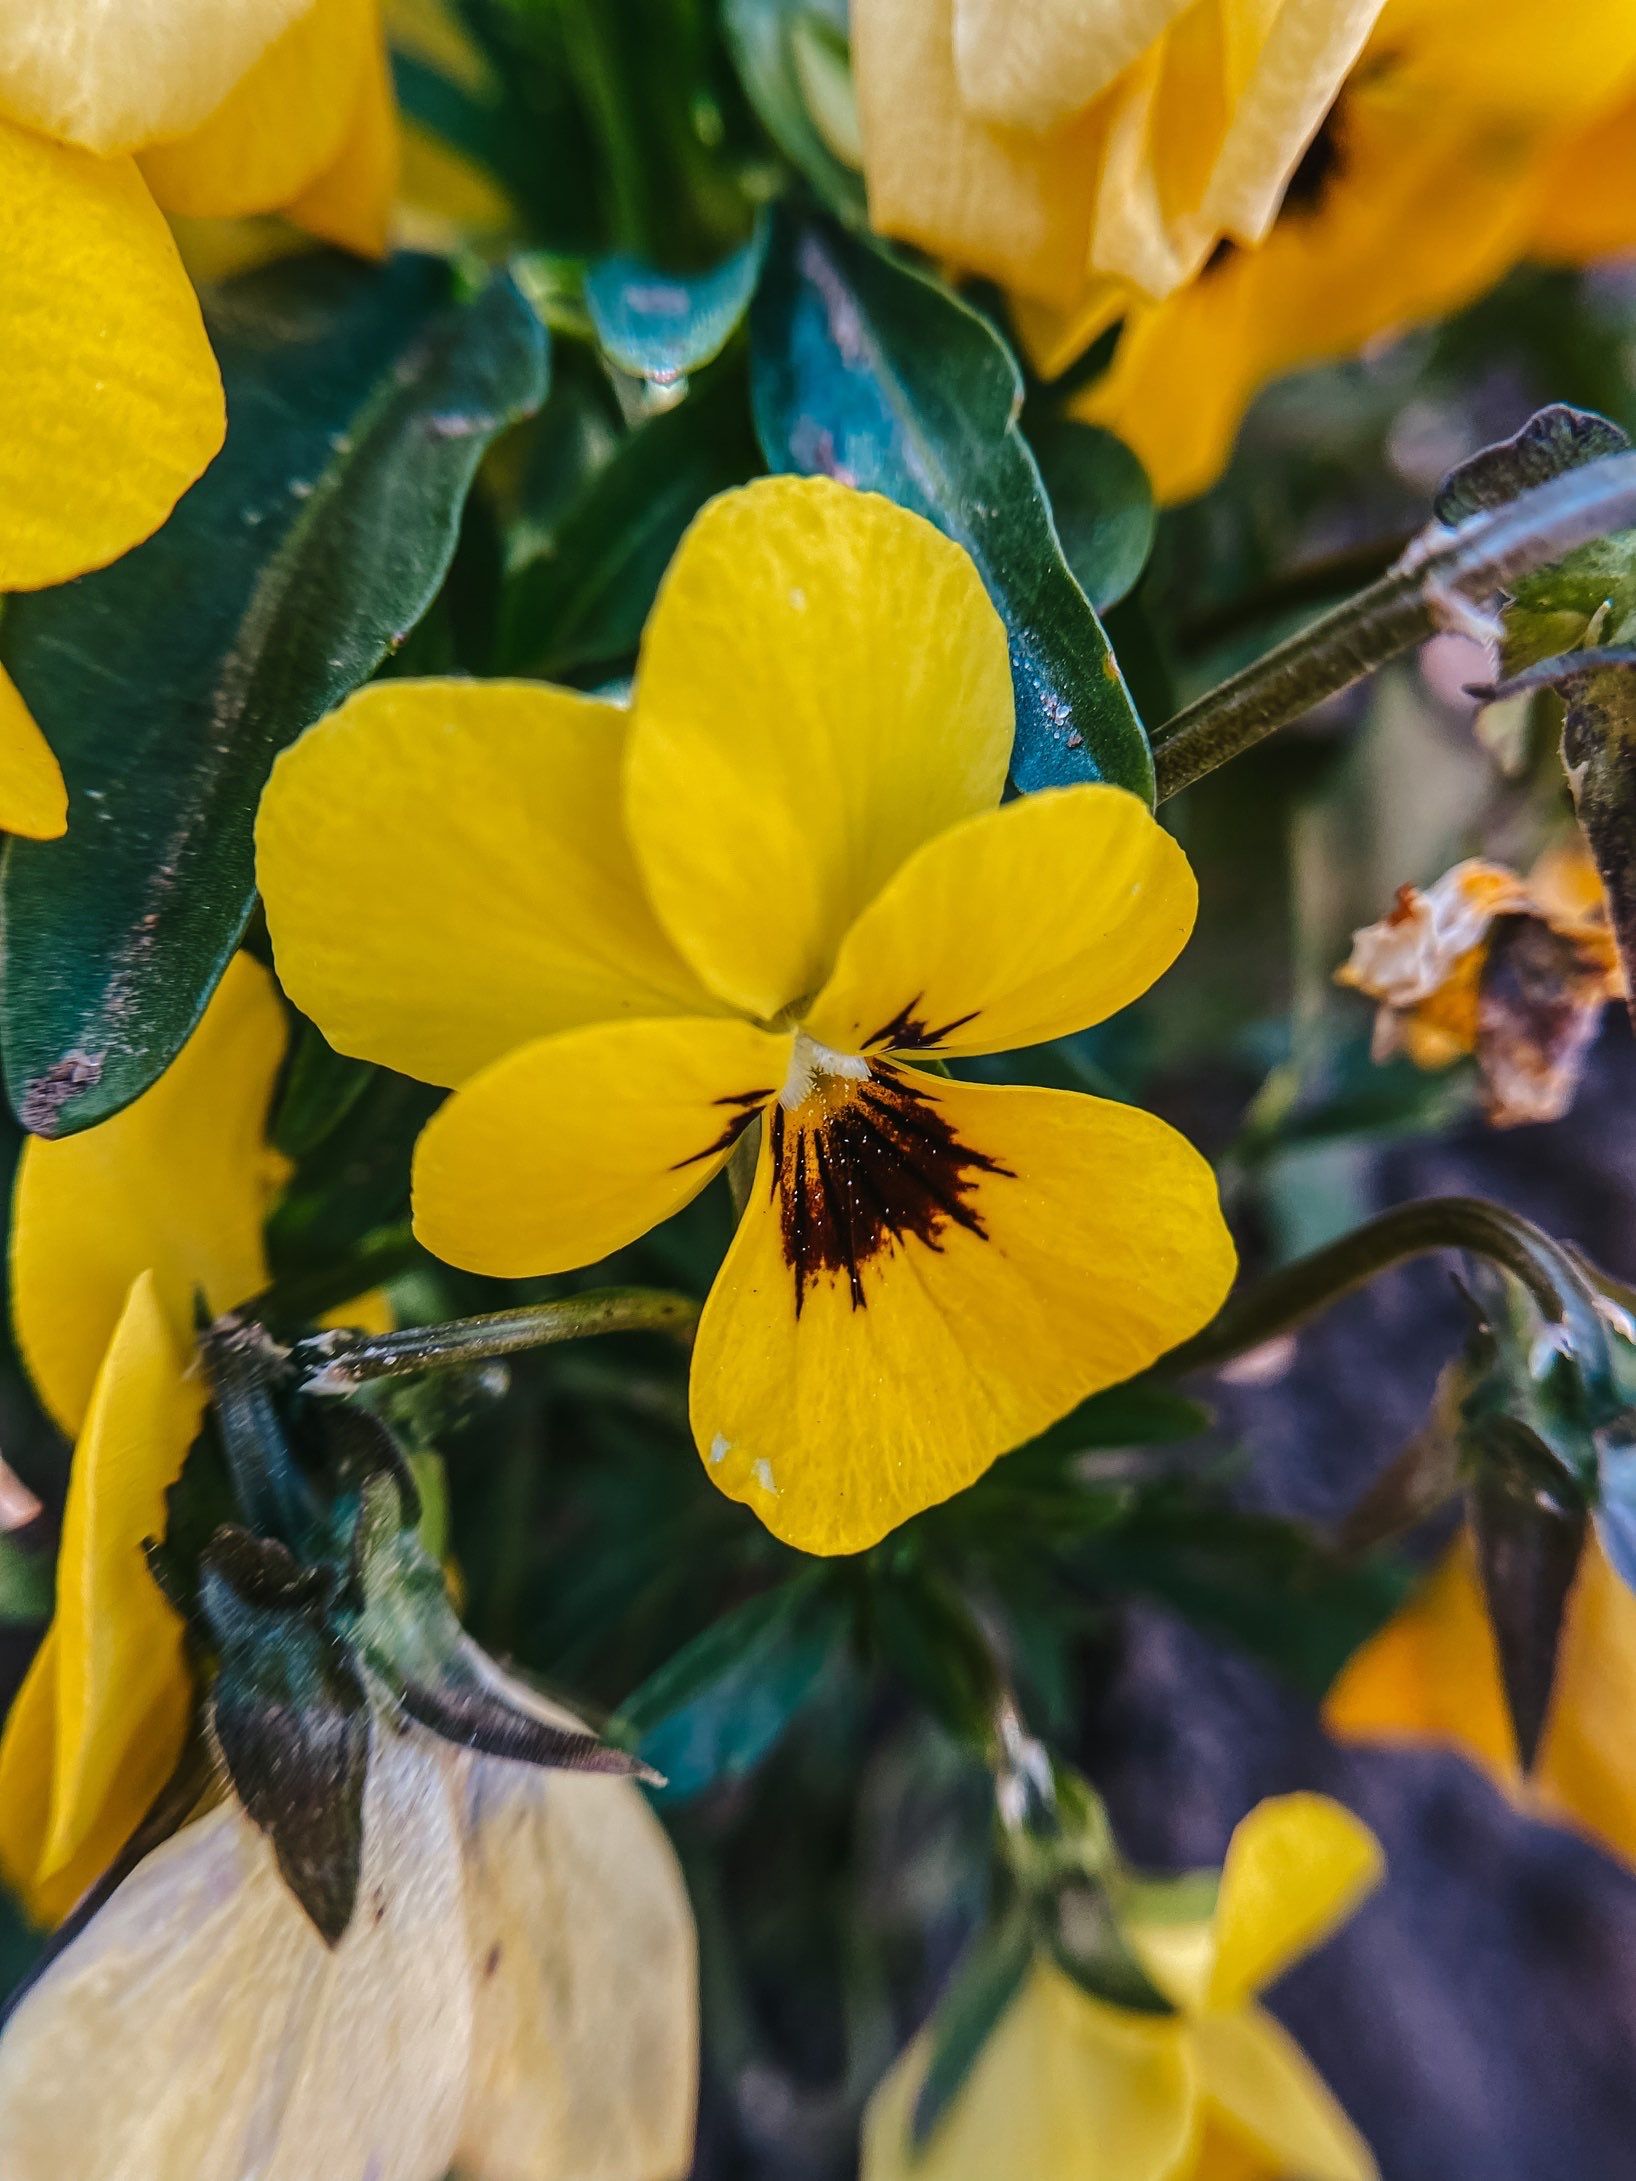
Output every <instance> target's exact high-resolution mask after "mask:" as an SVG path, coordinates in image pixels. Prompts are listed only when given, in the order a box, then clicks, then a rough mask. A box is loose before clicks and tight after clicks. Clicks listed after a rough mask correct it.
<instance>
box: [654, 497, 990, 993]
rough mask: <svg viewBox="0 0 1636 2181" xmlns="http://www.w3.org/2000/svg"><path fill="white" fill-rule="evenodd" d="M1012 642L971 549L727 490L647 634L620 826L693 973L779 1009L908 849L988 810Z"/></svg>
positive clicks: (859, 506) (844, 500) (869, 505)
mask: <svg viewBox="0 0 1636 2181" xmlns="http://www.w3.org/2000/svg"><path fill="white" fill-rule="evenodd" d="M1011 734H1012V702H1011V670H1010V664H1009V660H1008V656H1007V650H1006V639H1005V631H1004V628H1003V627H1002V626H1001V622H1000V617H999V615H998V614H997V613H996V612H995V610H994V608H993V606H991V605H990V603H989V600H988V595H987V593H986V592H985V591H984V589H983V585H982V579H981V578H980V577H979V575H978V573H977V570H976V568H975V567H974V565H973V564H972V561H971V560H970V558H969V556H968V555H967V554H966V553H964V552H963V551H962V550H961V548H960V547H959V546H957V545H955V544H953V543H952V542H951V541H950V540H949V539H948V538H945V537H944V536H943V535H942V533H941V532H940V531H937V530H934V529H933V527H932V525H931V524H930V523H928V522H923V521H922V520H921V518H920V517H919V516H918V515H911V514H908V513H907V512H906V511H905V510H904V509H902V508H900V507H896V506H894V505H893V504H892V502H891V501H889V500H883V499H880V498H879V497H877V496H876V495H875V494H873V493H863V492H855V491H853V490H851V489H850V488H849V487H847V486H844V485H837V484H833V483H831V482H830V481H829V480H828V479H827V478H817V477H809V478H795V477H771V478H764V479H762V480H761V481H760V482H758V483H756V484H752V485H748V486H746V487H744V488H743V489H742V490H741V491H737V492H728V493H723V494H722V496H721V497H720V498H719V499H717V500H713V501H712V502H711V503H710V504H709V506H707V507H706V508H705V509H704V511H703V513H702V514H700V515H699V516H698V517H697V518H696V520H695V521H694V523H693V524H692V526H691V528H690V529H689V530H688V532H687V535H686V536H685V537H684V538H683V540H682V543H681V545H680V547H679V548H678V550H677V553H676V557H675V559H674V560H673V561H672V562H671V564H670V570H669V573H668V574H667V575H666V577H665V580H664V584H663V586H662V588H661V590H660V592H659V598H658V603H657V604H656V605H655V607H654V609H653V613H652V615H651V617H650V619H649V621H648V625H647V631H646V633H645V635H644V637H643V640H642V653H641V662H640V665H639V667H638V671H637V680H636V694H635V698H634V700H633V710H632V727H631V742H630V755H629V758H628V760H627V766H626V803H625V807H626V813H627V818H628V822H629V826H630V833H631V839H632V841H633V843H634V846H635V849H636V856H637V861H638V863H639V865H640V867H641V871H642V876H643V879H644V880H645V881H646V884H647V887H648V891H649V892H650V894H651V895H652V897H653V902H654V906H655V908H656V909H657V910H658V912H659V916H660V919H661V921H662V922H663V923H664V925H665V926H666V928H667V930H668V931H669V932H670V934H671V936H672V938H673V939H674V940H675V942H676V944H677V946H678V947H679V948H680V949H681V951H682V953H683V954H684V955H685V956H686V957H687V958H688V960H689V961H690V962H691V963H692V964H693V967H694V969H695V970H696V971H697V973H698V975H699V976H700V977H701V978H702V979H703V980H704V981H705V983H706V984H708V985H709V986H710V987H711V989H712V990H713V991H715V992H717V993H718V994H720V996H721V997H722V998H723V999H724V1000H726V1001H729V1002H731V1003H732V1004H733V1005H735V1006H737V1007H740V1008H742V1009H743V1010H744V1011H745V1012H746V1013H749V1014H753V1015H757V1016H761V1017H763V1018H764V1019H771V1018H772V1017H774V1016H776V1015H777V1014H779V1012H780V1011H781V1010H782V1009H784V1008H786V1007H788V1006H789V1005H790V1004H791V1003H792V1002H794V1001H797V1000H800V999H802V998H804V997H805V996H807V995H809V994H811V993H813V992H815V991H816V990H817V989H818V987H819V986H820V985H821V984H822V983H823V981H824V979H825V977H826V976H827V975H828V973H829V968H830V964H831V962H832V961H833V959H834V955H835V950H836V948H837V947H838V946H839V944H840V942H841V940H842V938H843V937H844V936H845V933H846V930H847V927H848V925H849V924H850V923H851V922H852V920H853V918H854V917H855V916H856V915H857V913H858V911H859V910H860V909H861V908H862V907H863V906H864V904H865V903H866V902H867V901H869V900H870V899H871V897H872V896H873V895H874V894H875V893H877V892H878V891H879V889H880V887H881V886H882V885H883V884H884V883H885V881H886V880H887V879H888V878H890V876H891V875H892V873H893V872H894V871H895V870H896V869H897V867H898V865H899V864H900V863H902V862H903V861H904V860H905V858H906V857H908V856H909V855H911V854H912V853H913V851H914V850H915V849H917V848H918V847H919V846H920V845H921V843H922V842H923V841H928V840H930V839H932V838H933V836H934V835H936V834H938V833H940V832H942V831H943V829H944V828H945V827H946V826H949V825H952V824H954V823H955V821H956V820H957V819H960V818H965V817H969V816H971V815H972V814H973V813H975V812H976V811H979V810H983V809H986V808H989V807H991V806H992V805H993V804H995V803H997V802H998V800H999V796H1000V789H1001V786H1002V784H1003V782H1004V779H1005V771H1006V765H1007V762H1008V760H1009V757H1010V753H1011Z"/></svg>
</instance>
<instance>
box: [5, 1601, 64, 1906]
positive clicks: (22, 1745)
mask: <svg viewBox="0 0 1636 2181" xmlns="http://www.w3.org/2000/svg"><path fill="white" fill-rule="evenodd" d="M56 1761H57V1645H56V1638H55V1631H54V1630H52V1629H50V1628H48V1629H47V1630H46V1632H45V1635H44V1636H43V1637H42V1639H41V1642H40V1647H39V1649H38V1650H37V1651H36V1652H35V1654H34V1656H33V1658H32V1659H30V1661H29V1665H28V1672H27V1673H26V1674H25V1675H24V1676H23V1682H22V1686H21V1687H20V1688H19V1689H18V1691H17V1694H16V1695H15V1696H14V1697H13V1698H12V1702H11V1708H10V1710H9V1711H8V1712H7V1713H6V1723H5V1729H4V1731H3V1732H0V1878H4V1880H5V1882H6V1884H7V1885H8V1886H9V1887H10V1888H11V1890H12V1892H13V1893H14V1894H16V1896H17V1898H18V1899H19V1900H20V1901H22V1902H23V1903H24V1904H25V1905H26V1907H27V1908H28V1911H29V1913H30V1914H31V1915H32V1916H33V1917H34V1919H35V1921H36V1922H38V1923H42V1924H45V1923H52V1922H54V1921H55V1920H56V1915H55V1913H54V1911H56V1910H57V1909H58V1904H57V1903H55V1902H52V1901H46V1900H42V1899H41V1898H40V1888H39V1875H40V1855H41V1851H42V1849H43V1848H44V1845H45V1839H46V1834H47V1833H48V1831H49V1830H50V1826H51V1781H52V1774H53V1772H54V1771H55V1769H56ZM60 1906H61V1909H62V1910H66V1909H69V1908H71V1907H72V1906H73V1899H72V1897H70V1898H69V1899H68V1900H66V1901H64V1902H62V1903H61V1904H60Z"/></svg>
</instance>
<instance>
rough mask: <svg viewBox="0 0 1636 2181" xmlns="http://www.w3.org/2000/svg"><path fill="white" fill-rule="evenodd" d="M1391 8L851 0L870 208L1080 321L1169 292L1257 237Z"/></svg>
mask: <svg viewBox="0 0 1636 2181" xmlns="http://www.w3.org/2000/svg"><path fill="white" fill-rule="evenodd" d="M1379 10H1380V0H853V7H852V18H851V20H852V41H853V57H854V68H855V75H856V81H857V91H858V109H859V118H860V121H861V124H862V130H863V150H864V166H865V172H866V176H867V180H868V185H869V211H870V218H871V220H872V222H873V224H874V225H875V226H876V227H877V228H878V229H879V230H880V231H881V232H882V233H884V234H888V235H894V236H898V237H901V238H902V239H903V240H905V241H908V242H914V243H918V244H919V245H920V246H921V248H923V249H925V250H929V251H931V252H933V253H934V254H936V255H937V256H940V257H945V258H948V259H949V260H951V261H952V262H953V263H954V264H956V265H958V266H960V267H962V268H965V269H968V270H970V271H974V272H979V273H984V274H986V275H988V277H989V278H990V279H993V280H996V281H998V282H1000V283H1001V285H1002V286H1004V287H1005V288H1006V289H1008V290H1009V291H1010V292H1011V293H1012V295H1013V296H1015V297H1019V298H1027V299H1029V300H1030V301H1032V302H1034V303H1035V304H1037V305H1039V306H1040V307H1042V308H1043V309H1045V310H1048V311H1051V312H1054V313H1060V314H1062V315H1064V316H1066V317H1068V318H1071V319H1074V320H1076V321H1077V320H1080V319H1082V318H1083V317H1084V316H1085V314H1086V312H1087V311H1088V310H1094V309H1100V308H1102V307H1103V299H1104V298H1106V297H1107V296H1109V295H1110V294H1113V293H1117V292H1118V290H1119V289H1120V288H1121V287H1124V288H1134V289H1135V290H1137V291H1139V292H1141V293H1145V294H1147V295H1151V296H1161V295H1167V294H1169V293H1170V291H1171V290H1172V289H1173V288H1175V287H1176V286H1177V285H1178V284H1179V283H1180V282H1181V281H1184V280H1186V279H1187V278H1189V277H1190V275H1191V274H1192V273H1194V272H1195V271H1196V270H1197V269H1198V267H1199V266H1200V265H1201V264H1202V263H1203V261H1204V259H1205V257H1206V256H1207V255H1208V253H1209V250H1210V247H1211V245H1212V244H1213V243H1214V242H1215V241H1216V239H1217V237H1218V236H1220V235H1222V234H1229V235H1232V236H1234V237H1236V238H1237V239H1238V240H1240V241H1244V242H1254V241H1259V239H1260V238H1261V236H1262V235H1263V234H1265V232H1266V230H1267V226H1268V224H1269V222H1270V221H1271V219H1272V216H1273V214H1274V212H1275V211H1276V210H1277V206H1278V201H1279V198H1280V196H1281V194H1282V192H1283V187H1284V184H1285V182H1286V180H1287V179H1288V177H1289V174H1290V172H1291V170H1292V168H1293V167H1294V166H1295V163H1296V161H1297V160H1298V159H1299V158H1300V156H1301V151H1302V148H1303V146H1304V145H1305V144H1306V142H1307V139H1308V138H1309V137H1310V136H1311V134H1312V132H1313V130H1314V129H1315V128H1316V127H1317V126H1318V123H1319V121H1320V119H1321V118H1322V115H1323V112H1324V109H1325V108H1326V107H1327V106H1328V104H1329V102H1330V100H1331V99H1332V98H1333V96H1334V94H1335V91H1336V89H1337V87H1338V86H1339V84H1340V82H1341V79H1342V77H1343V76H1344V75H1345V73H1346V71H1347V69H1348V67H1349V66H1350V65H1351V63H1352V62H1353V60H1354V59H1355V58H1356V57H1357V54H1358V51H1359V48H1360V47H1361V46H1362V44H1363V41H1364V39H1365V38H1366V37H1367V35H1368V32H1369V28H1370V25H1371V24H1372V22H1373V21H1374V19H1375V16H1376V15H1377V14H1378V13H1379ZM1103 322H1104V323H1105V322H1106V320H1105V318H1104V321H1103Z"/></svg>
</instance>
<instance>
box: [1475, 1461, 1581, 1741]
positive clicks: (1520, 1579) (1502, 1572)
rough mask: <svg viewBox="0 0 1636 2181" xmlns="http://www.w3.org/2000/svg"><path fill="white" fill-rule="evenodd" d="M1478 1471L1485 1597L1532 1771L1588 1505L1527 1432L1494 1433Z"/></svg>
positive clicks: (1477, 1525) (1514, 1723) (1509, 1698)
mask: <svg viewBox="0 0 1636 2181" xmlns="http://www.w3.org/2000/svg"><path fill="white" fill-rule="evenodd" d="M1472 1467H1473V1471H1474V1474H1473V1476H1472V1480H1471V1486H1470V1491H1471V1514H1472V1529H1473V1531H1474V1533H1475V1536H1476V1542H1477V1561H1478V1565H1479V1567H1480V1569H1481V1571H1482V1579H1483V1595H1484V1597H1485V1598H1486V1600H1487V1602H1488V1617H1489V1620H1490V1622H1491V1623H1492V1625H1493V1629H1494V1644H1495V1649H1496V1650H1497V1652H1498V1653H1499V1660H1500V1678H1501V1681H1502V1683H1503V1685H1504V1688H1505V1700H1506V1708H1507V1710H1508V1711H1509V1713H1510V1715H1511V1727H1512V1731H1513V1733H1514V1734H1515V1736H1516V1742H1517V1755H1518V1757H1519V1759H1520V1760H1521V1763H1522V1768H1523V1770H1524V1771H1525V1772H1529V1771H1532V1770H1533V1766H1534V1759H1535V1758H1536V1756H1537V1755H1538V1754H1539V1745H1540V1740H1541V1737H1542V1736H1543V1734H1544V1732H1545V1721H1546V1718H1547V1716H1548V1714H1549V1712H1550V1707H1551V1689H1552V1686H1553V1684H1554V1682H1555V1680H1556V1661H1557V1649H1558V1645H1559V1642H1560V1640H1561V1635H1562V1623H1563V1617H1564V1615H1565V1614H1566V1612H1567V1606H1568V1593H1569V1591H1570V1589H1571V1588H1572V1586H1573V1579H1574V1575H1575V1572H1576V1570H1577V1569H1578V1566H1579V1555H1580V1551H1581V1548H1582V1547H1583V1545H1584V1542H1585V1528H1586V1512H1585V1506H1584V1502H1583V1501H1582V1500H1581V1499H1580V1498H1579V1497H1578V1496H1577V1495H1576V1494H1575V1493H1574V1492H1573V1491H1572V1490H1571V1488H1569V1487H1567V1486H1566V1485H1565V1484H1564V1481H1563V1479H1562V1478H1561V1477H1560V1476H1559V1475H1558V1474H1557V1473H1556V1472H1555V1470H1554V1469H1551V1468H1548V1467H1546V1465H1544V1464H1543V1463H1541V1462H1540V1461H1539V1459H1538V1457H1537V1455H1536V1454H1535V1453H1534V1451H1533V1448H1532V1446H1531V1445H1530V1444H1529V1443H1527V1442H1526V1441H1525V1440H1524V1439H1523V1438H1522V1437H1521V1435H1513V1434H1509V1433H1502V1432H1500V1431H1498V1430H1495V1431H1493V1432H1491V1433H1489V1434H1487V1435H1486V1444H1485V1446H1484V1448H1483V1450H1482V1452H1481V1454H1480V1455H1479V1456H1478V1457H1477V1458H1476V1459H1475V1460H1474V1461H1473V1464H1472Z"/></svg>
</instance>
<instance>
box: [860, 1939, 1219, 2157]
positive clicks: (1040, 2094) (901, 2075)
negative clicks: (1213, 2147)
mask: <svg viewBox="0 0 1636 2181" xmlns="http://www.w3.org/2000/svg"><path fill="white" fill-rule="evenodd" d="M929 2057H930V2039H929V2037H928V2036H927V2035H925V2034H922V2035H921V2036H920V2037H918V2038H917V2039H916V2040H915V2042H914V2043H913V2044H912V2045H911V2046H910V2047H909V2049H908V2051H907V2052H905V2053H904V2055H903V2057H902V2058H901V2059H900V2060H899V2061H898V2063H897V2065H896V2066H895V2067H894V2068H893V2069H892V2071H891V2073H890V2074H889V2075H888V2076H887V2077H886V2079H885V2081H884V2082H883V2083H882V2084H881V2086H880V2088H879V2089H878V2090H877V2091H876V2092H875V2095H874V2097H873V2098H872V2099H871V2100H870V2102H869V2108H868V2111H867V2112H866V2114H865V2116H864V2128H863V2165H862V2181H1000V2177H1001V2176H1007V2177H1010V2176H1015V2177H1016V2181H1024V2177H1025V2176H1026V2177H1027V2181H1167V2177H1169V2176H1172V2175H1176V2174H1179V2173H1180V2172H1181V2171H1182V2170H1183V2169H1182V2159H1183V2155H1184V2153H1185V2152H1186V2149H1187V2147H1188V2144H1189V2143H1190V2141H1191V2140H1192V2136H1193V2130H1194V2126H1195V2101H1196V2092H1195V2087H1194V2079H1193V2071H1192V2067H1191V2064H1190V2057H1189V2053H1188V2049H1187V2045H1186V2042H1185V2040H1184V2038H1183V2037H1182V2036H1181V2035H1180V2034H1179V2032H1178V2029H1177V2025H1176V2024H1175V2023H1173V2022H1166V2021H1164V2020H1162V2019H1155V2018H1153V2017H1146V2018H1144V2017H1141V2016H1137V2015H1131V2014H1121V2013H1120V2012H1119V2011H1118V2010H1117V2009H1115V2008H1112V2007H1104V2006H1102V2005H1101V2004H1100V2003H1099V2002H1098V2001H1096V2000H1094V1999H1091V1998H1088V1997H1087V1996H1086V1995H1085V1994H1084V1993H1083V1992H1081V1991H1079V1990H1078V1989H1077V1988H1076V1987H1075V1986H1073V1985H1072V1984H1070V1983H1069V1982H1068V1980H1067V1979H1066V1978H1065V1977H1064V1976H1062V1975H1061V1974H1060V1973H1059V1972H1058V1971H1056V1970H1054V1969H1048V1968H1045V1967H1044V1966H1039V1967H1036V1968H1035V1969H1034V1970H1033V1971H1032V1972H1031V1973H1030V1975H1029V1977H1028V1980H1027V1982H1026V1983H1025V1984H1024V1985H1023V1988H1022V1990H1021V1991H1020V1992H1019V1993H1018V1995H1017V1997H1016V1998H1015V1999H1014V2000H1013V2002H1012V2003H1011V2005H1010V2006H1009V2007H1008V2008H1007V2009H1006V2012H1005V2014H1004V2016H1003V2017H1002V2018H1001V2020H1000V2023H999V2025H998V2027H997V2028H996V2029H995V2030H994V2031H993V2033H992V2035H991V2036H990V2037H989V2040H988V2042H987V2043H986V2044H985V2045H984V2047H983V2049H982V2051H981V2052H980V2053H979V2054H978V2056H977V2060H976V2063H975V2065H974V2066H973V2068H972V2070H971V2073H970V2074H969V2075H968V2076H967V2078H966V2081H965V2084H964V2085H963V2087H962V2089H961V2091H960V2094H959V2096H958V2098H957V2099H956V2101H955V2103H954V2104H953V2105H952V2106H951V2107H950V2109H949V2111H948V2112H947V2114H946V2115H945V2116H944V2119H943V2121H942V2123H941V2125H940V2126H939V2127H938V2129H937V2130H936V2132H935V2133H934V2134H933V2135H932V2137H931V2139H930V2141H929V2142H928V2143H927V2144H926V2145H925V2147H924V2149H922V2150H920V2151H918V2152H917V2151H916V2149H915V2148H914V2145H913V2143H912V2139H911V2133H910V2130H911V2122H912V2116H913V2113H914V2108H915V2101H916V2099H917V2097H918V2096H919V2094H920V2086H921V2084H922V2082H923V2081H924V2079H925V2074H926V2065H927V2061H928V2059H929Z"/></svg>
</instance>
